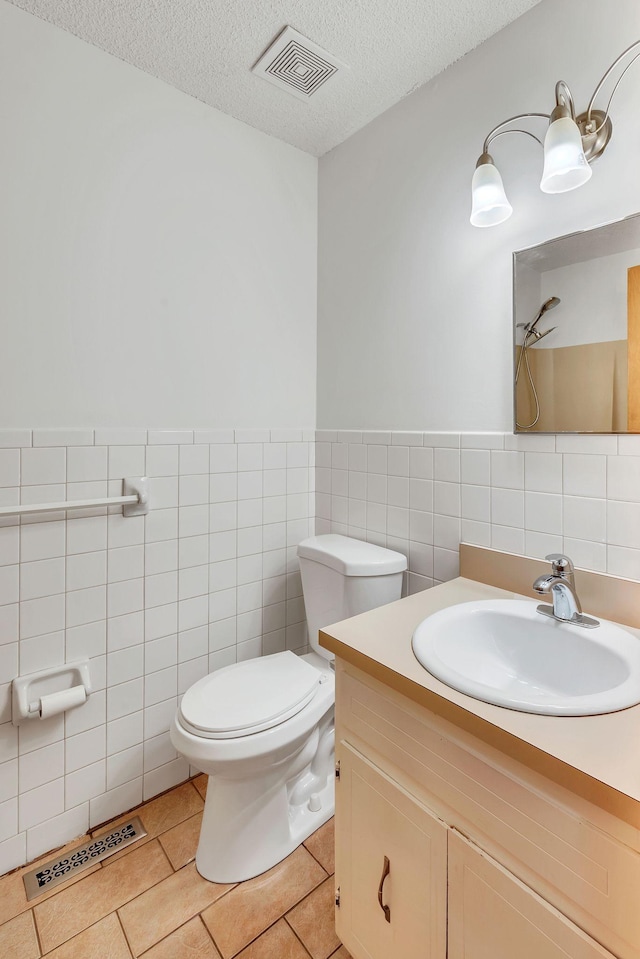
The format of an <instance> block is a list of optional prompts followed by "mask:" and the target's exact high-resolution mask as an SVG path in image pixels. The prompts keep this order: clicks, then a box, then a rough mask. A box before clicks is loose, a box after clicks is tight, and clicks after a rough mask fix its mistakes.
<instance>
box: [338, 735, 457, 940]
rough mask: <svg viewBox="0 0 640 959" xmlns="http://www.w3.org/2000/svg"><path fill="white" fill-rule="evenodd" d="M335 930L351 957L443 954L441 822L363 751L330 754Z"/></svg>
mask: <svg viewBox="0 0 640 959" xmlns="http://www.w3.org/2000/svg"><path fill="white" fill-rule="evenodd" d="M337 756H338V757H339V758H338V760H337V761H338V762H339V763H340V780H339V782H338V783H336V800H337V803H336V805H337V806H338V804H339V811H337V816H336V829H337V832H336V840H337V841H336V848H337V852H338V856H339V859H340V879H339V880H336V881H337V882H339V885H340V893H339V899H340V905H339V907H338V908H337V910H336V931H337V933H338V937H339V938H340V939H341V940H342V942H344V943H345V944H347V948H348V949H349V951H350V952H351V953H352V955H353V956H354V959H377V957H379V956H380V957H382V956H385V957H387V959H391V957H393V959H403V957H409V956H414V955H417V953H416V944H417V943H420V953H419V954H420V956H423V957H424V959H444V957H445V955H446V943H447V928H446V926H447V903H446V890H447V827H446V826H445V824H444V823H443V822H442V821H441V820H440V819H438V818H437V817H436V816H434V815H433V814H432V813H430V812H429V810H428V809H426V808H425V807H424V806H423V805H422V804H421V803H419V802H416V800H415V799H414V798H413V797H412V796H411V795H410V794H409V793H407V792H406V791H405V790H404V789H402V788H401V787H400V786H398V785H397V784H396V783H394V782H393V780H392V779H390V778H389V777H388V776H386V775H385V774H384V773H383V772H382V771H381V770H380V769H377V768H376V767H375V766H374V765H372V763H370V762H368V761H367V760H366V759H365V758H364V757H363V756H361V755H359V754H358V753H357V752H356V751H355V750H353V749H351V748H350V747H349V746H348V745H347V744H346V743H341V746H340V748H339V750H338V751H337Z"/></svg>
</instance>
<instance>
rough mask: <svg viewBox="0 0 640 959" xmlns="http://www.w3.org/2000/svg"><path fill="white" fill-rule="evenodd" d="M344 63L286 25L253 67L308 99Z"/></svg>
mask: <svg viewBox="0 0 640 959" xmlns="http://www.w3.org/2000/svg"><path fill="white" fill-rule="evenodd" d="M344 69H346V66H345V64H344V63H341V62H340V60H338V59H337V58H336V57H334V56H332V54H330V53H327V51H326V50H323V49H322V47H319V46H318V44H317V43H314V42H313V41H312V40H307V38H306V37H303V36H302V34H301V33H298V31H297V30H294V29H293V27H285V28H284V30H283V31H282V33H280V34H279V35H278V36H277V37H276V39H275V40H274V41H273V43H272V44H271V46H270V47H269V48H268V49H267V50H266V51H265V52H264V53H263V54H262V56H261V57H260V59H259V60H258V62H257V63H256V64H255V66H254V67H252V71H253V73H256V74H257V75H258V76H260V77H262V78H263V79H264V80H268V81H269V83H274V84H275V85H276V86H277V87H280V89H282V90H286V91H287V92H288V93H292V94H293V95H294V96H295V97H298V99H299V100H308V99H309V98H310V97H312V96H313V94H314V93H316V92H317V91H318V90H319V89H320V87H322V86H324V85H325V83H326V82H327V81H328V80H330V79H331V78H332V77H334V76H335V75H336V73H337V72H338V70H344Z"/></svg>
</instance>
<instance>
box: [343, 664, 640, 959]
mask: <svg viewBox="0 0 640 959" xmlns="http://www.w3.org/2000/svg"><path fill="white" fill-rule="evenodd" d="M353 672H354V673H355V670H354V671H353ZM360 675H362V674H357V675H353V674H352V673H351V672H347V671H345V670H341V671H339V676H338V691H337V696H336V702H337V721H338V724H339V734H340V736H342V737H343V738H346V739H348V740H351V741H353V742H354V743H355V745H356V746H357V747H358V748H362V749H363V750H364V751H365V752H367V753H370V752H371V750H373V754H374V755H375V762H377V763H382V765H383V766H386V767H387V768H388V769H389V771H390V774H391V775H392V777H393V778H395V779H397V780H398V781H399V782H401V783H402V784H403V785H404V786H405V788H407V789H409V790H410V791H411V792H412V793H413V794H415V795H416V796H417V798H418V799H421V800H422V801H424V802H426V804H427V805H428V806H429V807H430V808H432V809H433V810H434V811H435V812H436V813H437V815H439V816H441V817H442V818H443V819H444V820H445V821H446V822H448V823H449V824H450V825H452V826H454V827H456V828H457V829H458V830H459V831H460V832H462V833H464V834H465V835H467V836H469V837H470V838H471V839H473V840H474V842H477V843H478V844H479V845H481V846H482V847H483V848H484V849H486V850H487V851H488V852H489V853H490V854H491V855H492V856H494V857H495V858H496V859H497V860H498V861H499V862H501V863H503V864H504V865H505V866H506V867H507V868H508V869H509V870H510V871H511V872H513V873H514V874H515V875H517V876H518V877H520V878H521V879H522V880H523V881H524V882H525V883H526V884H527V885H528V886H530V887H531V888H533V889H535V890H536V891H537V892H538V893H539V894H540V895H541V896H542V897H543V898H544V899H546V900H548V901H550V902H553V903H554V904H555V905H556V906H557V907H558V908H559V909H560V910H561V911H562V912H563V913H564V914H565V915H566V916H569V917H570V918H571V919H573V921H574V922H576V923H577V924H578V926H580V927H581V928H582V929H584V930H586V931H587V932H588V933H589V934H590V935H591V936H593V937H594V938H595V939H597V940H598V941H599V942H602V943H604V944H605V945H606V946H607V948H609V949H610V950H611V951H612V952H614V953H615V954H616V955H619V956H620V957H624V959H632V957H633V959H638V957H640V909H638V890H640V855H639V854H638V853H637V852H636V851H634V850H633V849H631V848H629V847H628V846H625V845H624V844H623V843H621V842H619V841H618V840H617V839H616V838H614V837H613V836H610V835H608V834H607V833H605V832H603V831H602V829H600V828H597V827H596V826H595V825H594V824H593V823H591V822H589V821H588V818H585V816H584V804H582V807H580V813H578V812H577V810H576V809H572V808H571V802H570V801H571V794H570V793H567V792H566V791H565V790H561V789H560V788H559V787H556V786H554V785H553V784H549V786H550V787H552V788H550V789H549V792H548V793H547V792H546V791H545V789H544V788H542V787H541V783H542V784H543V785H544V780H542V777H537V778H536V779H535V785H532V779H531V776H530V775H529V778H528V771H527V770H526V768H525V767H522V766H520V765H519V764H518V763H516V762H515V761H512V760H510V759H506V758H505V759H504V762H502V761H499V760H498V759H496V754H495V751H493V750H490V749H489V748H488V747H485V746H484V745H483V744H482V743H481V742H480V741H479V740H473V739H472V737H470V736H467V741H465V740H464V738H463V737H464V736H465V735H466V734H460V735H458V731H457V730H455V727H452V726H451V725H450V724H449V723H445V722H444V721H443V720H441V719H439V718H438V717H435V716H434V715H433V714H431V713H429V712H428V711H427V710H424V709H420V708H419V707H416V706H415V704H413V703H411V702H409V701H408V700H405V699H404V697H402V696H400V695H399V694H389V695H388V696H387V695H385V694H383V693H381V692H380V691H379V689H380V688H381V687H379V688H375V687H374V685H373V683H374V682H375V681H371V682H369V681H368V679H367V680H366V681H362V680H361V679H360V678H359V677H360ZM363 679H365V677H364V676H363ZM365 746H366V747H367V748H366V749H365Z"/></svg>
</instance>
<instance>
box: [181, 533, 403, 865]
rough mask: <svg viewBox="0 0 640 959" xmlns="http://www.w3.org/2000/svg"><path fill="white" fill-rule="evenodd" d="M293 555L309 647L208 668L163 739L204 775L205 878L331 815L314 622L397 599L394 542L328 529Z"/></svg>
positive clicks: (325, 656) (326, 705)
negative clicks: (389, 545) (386, 545)
mask: <svg viewBox="0 0 640 959" xmlns="http://www.w3.org/2000/svg"><path fill="white" fill-rule="evenodd" d="M298 556H299V561H300V569H301V574H302V585H303V593H304V599H305V607H306V611H307V622H308V626H309V645H310V646H311V648H312V651H311V652H310V653H308V654H306V655H304V656H296V655H295V654H294V653H292V652H289V651H287V652H282V653H275V654H273V655H271V656H263V657H260V658H258V659H252V660H247V661H245V662H242V663H234V664H233V665H231V666H226V667H224V668H222V669H219V670H217V671H216V672H214V673H211V674H210V675H209V676H206V677H204V678H203V679H200V680H199V681H198V682H196V683H195V684H194V685H193V686H191V687H190V688H189V689H188V690H187V692H186V693H185V694H184V696H183V698H182V702H181V704H180V706H179V708H178V710H177V712H176V715H175V718H174V721H173V724H172V727H171V741H172V743H173V745H174V747H175V748H176V749H177V750H178V752H179V753H181V754H182V755H183V756H184V757H185V758H186V759H187V760H188V761H189V763H190V764H191V765H192V766H195V767H196V768H197V769H199V770H200V771H201V772H203V773H205V774H206V775H208V776H209V781H208V785H207V798H206V802H205V808H204V813H203V819H202V826H201V830H200V839H199V843H198V850H197V853H196V867H197V869H198V872H199V873H200V874H201V875H202V876H204V878H205V879H209V880H211V881H212V882H221V883H228V882H240V881H242V880H244V879H250V878H252V877H253V876H256V875H259V874H260V873H262V872H264V871H265V870H267V869H270V868H271V867H272V866H274V865H275V864H276V863H277V862H280V861H281V860H282V859H284V858H285V857H286V856H288V855H289V853H291V852H292V851H293V850H294V849H295V848H296V847H297V846H299V845H300V843H301V842H303V841H304V840H305V839H306V838H307V837H308V836H310V835H311V833H312V832H314V831H315V830H316V829H318V828H319V827H320V826H321V825H322V824H323V823H324V822H326V821H327V820H328V819H329V818H330V817H331V816H332V815H333V812H334V759H333V756H334V722H333V719H334V702H335V684H334V673H333V663H332V662H331V661H330V660H331V659H332V656H331V654H330V653H328V652H327V651H326V650H324V649H322V647H320V645H319V642H318V629H320V628H322V627H323V626H327V625H329V624H330V623H332V622H336V621H338V620H340V619H345V618H347V617H348V616H353V615H356V613H360V612H364V611H365V610H367V609H372V608H373V607H374V606H379V605H382V604H383V603H385V602H391V601H392V600H394V599H399V598H400V594H401V589H402V571H403V570H404V569H405V568H406V559H405V557H404V556H402V555H401V554H400V553H395V552H393V551H391V550H386V549H383V548H381V547H378V546H372V545H371V544H368V543H361V542H360V541H358V540H352V539H349V538H348V537H345V536H338V535H333V534H327V535H324V536H314V537H311V538H309V539H307V540H305V541H304V542H302V543H301V544H300V546H299V547H298Z"/></svg>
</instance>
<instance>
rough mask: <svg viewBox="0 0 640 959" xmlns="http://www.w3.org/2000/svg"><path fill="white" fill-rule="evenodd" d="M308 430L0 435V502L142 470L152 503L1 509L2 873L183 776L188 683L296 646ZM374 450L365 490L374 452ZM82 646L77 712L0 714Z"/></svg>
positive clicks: (307, 517)
mask: <svg viewBox="0 0 640 959" xmlns="http://www.w3.org/2000/svg"><path fill="white" fill-rule="evenodd" d="M314 438H315V433H314V431H313V430H309V431H301V430H286V429H278V430H275V429H274V430H272V431H269V430H238V431H235V432H234V430H213V431H208V430H196V431H192V430H150V431H148V432H147V431H145V430H119V429H113V430H112V429H100V430H96V431H95V432H94V431H92V430H77V431H75V430H74V431H68V430H34V431H33V432H30V431H28V430H15V431H11V430H3V431H2V432H1V433H0V500H1V501H2V502H20V497H22V501H23V502H35V501H37V500H40V501H41V500H42V499H43V497H44V498H46V500H52V499H56V498H57V499H61V500H62V499H64V498H68V499H73V498H76V499H77V498H79V497H81V498H84V496H85V495H86V496H91V495H97V496H104V495H107V482H108V492H109V494H110V495H111V494H114V495H117V494H118V493H119V492H120V488H119V483H118V481H119V480H120V479H121V478H122V477H123V476H126V475H143V474H145V473H146V474H147V475H148V476H149V478H150V479H149V486H150V499H151V512H150V513H149V514H148V516H147V517H132V518H124V517H123V516H122V513H121V511H119V510H118V509H113V510H110V511H109V515H106V514H105V511H104V510H103V511H100V510H98V511H94V515H86V512H85V511H83V514H82V515H75V516H74V515H73V514H71V513H70V514H68V516H67V517H66V518H61V516H62V517H63V516H64V514H46V515H45V516H44V518H43V519H34V518H33V517H31V518H30V519H29V520H26V519H25V520H23V521H22V523H20V522H19V521H18V520H17V519H15V518H4V519H2V520H0V873H3V872H5V871H7V870H9V869H12V868H14V867H16V866H18V865H21V864H22V863H24V862H26V861H27V860H28V859H32V858H34V857H35V856H38V855H40V854H42V853H43V852H46V851H47V850H48V849H50V848H51V847H52V846H54V845H56V844H61V843H63V842H66V841H67V840H69V839H71V838H73V837H74V836H76V835H79V834H81V833H82V832H83V831H85V830H86V829H87V828H88V827H89V826H92V825H95V824H97V823H99V822H102V821H104V820H105V819H107V818H109V817H111V816H114V815H117V814H118V813H121V812H123V811H125V810H126V809H129V808H131V807H132V806H134V805H136V804H137V803H139V802H140V801H141V800H142V799H148V798H149V797H150V796H153V795H155V794H156V793H158V792H161V791H162V790H164V789H167V788H169V787H170V786H172V785H174V784H175V783H177V782H180V781H181V780H183V779H184V778H186V777H187V776H188V774H189V769H188V767H187V765H186V764H185V763H184V761H183V760H182V759H180V758H179V757H177V756H176V753H175V751H174V750H173V748H172V746H171V743H170V740H169V737H168V729H169V724H170V722H171V720H172V718H173V715H174V713H175V710H176V706H177V704H178V699H179V696H180V695H181V694H182V693H183V692H184V691H185V690H186V689H187V688H188V686H189V685H191V684H192V683H193V682H195V681H196V680H197V679H199V678H200V677H201V676H203V675H205V674H206V673H207V672H208V671H211V670H213V669H216V668H219V667H221V666H224V665H227V664H229V663H232V662H236V661H239V660H241V659H246V658H249V657H252V656H258V655H260V654H262V653H264V654H267V653H274V652H279V651H281V650H284V649H293V650H295V651H300V650H303V649H305V648H306V642H307V637H306V626H305V623H304V607H303V604H302V601H301V594H302V590H301V584H300V577H299V572H298V565H297V559H296V546H297V544H298V542H299V541H300V540H301V539H303V538H304V537H306V536H308V535H309V534H310V533H312V532H313V531H314V513H315V502H314V480H315V469H314V467H315V444H314ZM376 455H377V457H378V458H377V459H376V465H377V468H378V469H380V470H382V473H380V474H379V475H380V478H381V479H383V480H384V483H383V484H382V485H379V486H378V488H377V490H376V493H375V495H376V497H377V498H378V499H381V498H382V497H383V496H386V490H385V488H384V484H386V476H384V471H385V470H386V468H387V463H386V455H387V450H386V446H384V445H380V444H378V447H377V454H376ZM631 459H633V457H630V461H631ZM347 465H348V464H347V463H346V462H345V464H344V470H343V472H345V475H346V467H347ZM86 484H91V485H90V486H87V485H86ZM45 487H46V489H45ZM85 491H86V492H85ZM345 502H346V499H345ZM381 508H382V509H383V511H384V507H381ZM95 514H97V515H95ZM84 656H89V658H90V660H91V673H92V679H93V683H94V687H95V690H96V692H94V694H93V695H92V696H91V698H90V699H89V700H88V702H87V703H86V704H85V705H84V706H82V707H80V708H78V709H76V710H71V711H69V712H68V713H66V714H65V715H64V716H61V717H58V718H55V719H51V720H48V721H46V722H36V721H34V722H33V724H30V725H29V726H21V727H20V728H19V729H17V728H16V727H14V726H13V725H12V724H11V722H10V718H11V715H10V682H11V680H12V679H13V678H14V676H16V675H18V673H19V672H21V673H26V672H33V671H36V670H38V669H42V668H45V667H47V666H54V665H58V664H60V663H63V662H65V661H72V660H74V659H77V658H80V657H84Z"/></svg>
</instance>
